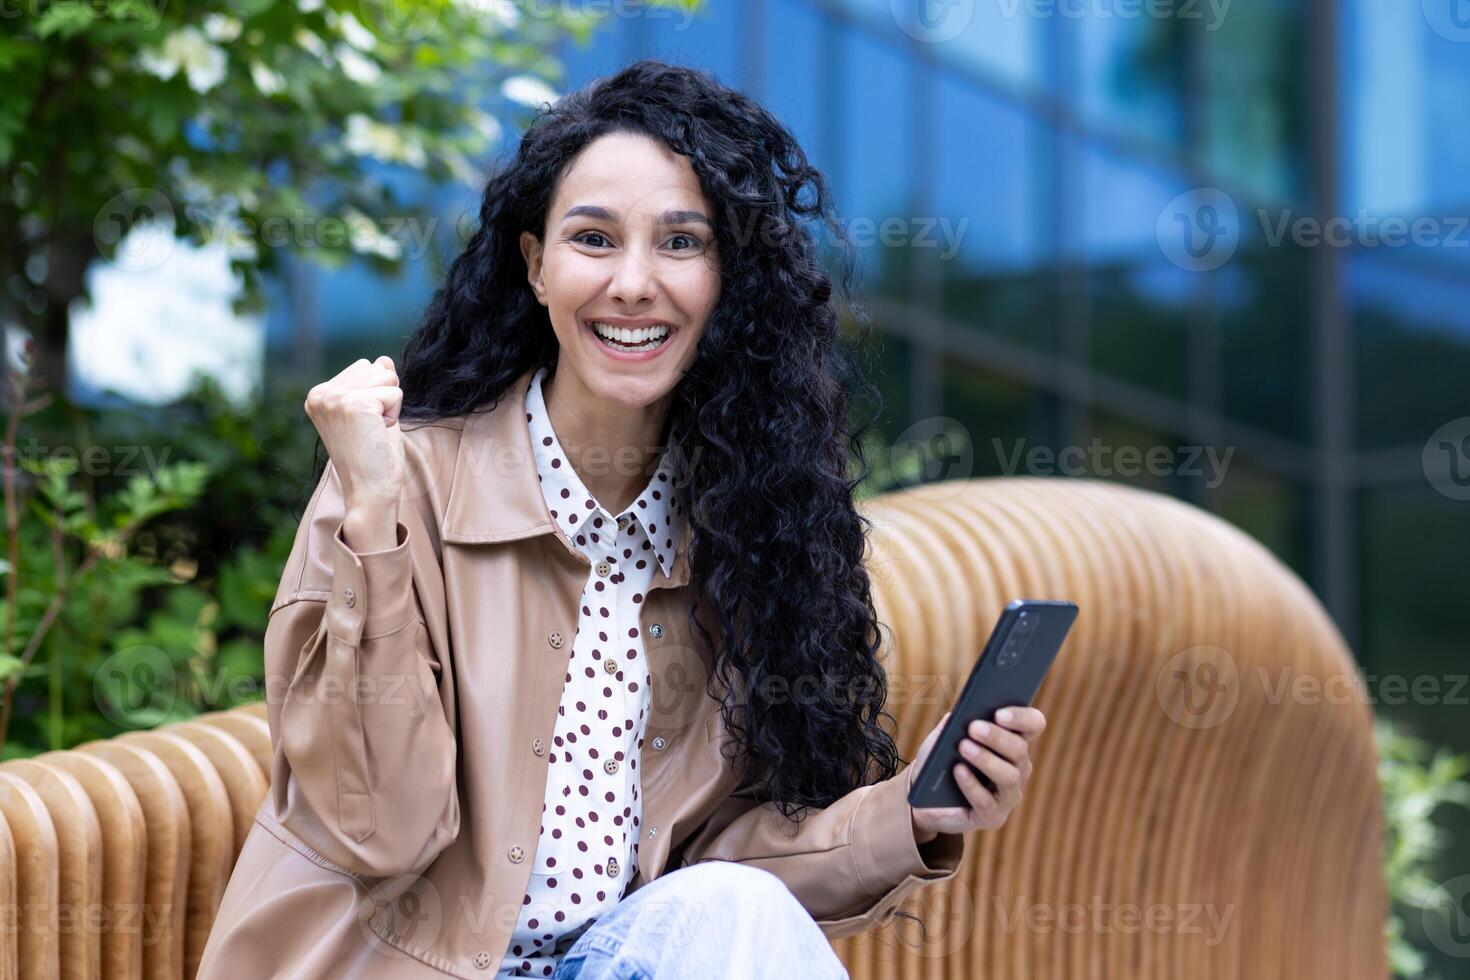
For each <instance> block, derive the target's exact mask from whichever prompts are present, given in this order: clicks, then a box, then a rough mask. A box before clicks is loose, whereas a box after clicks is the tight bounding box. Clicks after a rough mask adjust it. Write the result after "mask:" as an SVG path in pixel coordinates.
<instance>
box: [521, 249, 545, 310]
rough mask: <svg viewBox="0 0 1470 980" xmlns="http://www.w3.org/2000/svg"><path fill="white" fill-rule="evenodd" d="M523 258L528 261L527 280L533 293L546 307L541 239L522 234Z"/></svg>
mask: <svg viewBox="0 0 1470 980" xmlns="http://www.w3.org/2000/svg"><path fill="white" fill-rule="evenodd" d="M520 244H521V257H522V258H524V259H525V260H526V280H527V281H528V282H530V284H531V291H532V292H534V293H535V294H536V300H537V301H538V302H539V303H540V304H541V305H542V306H545V305H546V284H545V283H544V282H543V281H542V279H541V239H539V238H537V237H536V236H535V235H533V234H531V233H530V232H529V231H523V232H521V239H520Z"/></svg>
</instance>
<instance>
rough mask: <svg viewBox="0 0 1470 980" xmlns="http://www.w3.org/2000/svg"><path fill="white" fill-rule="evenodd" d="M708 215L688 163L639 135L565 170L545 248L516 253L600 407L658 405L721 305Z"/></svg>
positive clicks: (526, 247)
mask: <svg viewBox="0 0 1470 980" xmlns="http://www.w3.org/2000/svg"><path fill="white" fill-rule="evenodd" d="M713 220H714V211H713V208H712V207H711V205H710V202H709V200H708V199H707V198H706V197H705V196H704V193H703V191H702V190H701V189H700V186H699V180H698V178H697V177H696V176H695V174H694V169H693V168H692V167H691V166H690V165H689V161H688V159H687V158H685V157H682V156H680V155H678V154H676V153H674V152H673V151H672V150H670V149H669V148H668V147H667V146H665V145H664V144H663V143H661V142H659V141H657V140H654V139H652V138H650V137H647V136H643V135H641V134H633V133H609V134H607V135H605V136H601V137H599V138H598V139H596V140H594V141H592V142H591V143H589V144H588V145H587V146H586V147H584V148H583V149H582V151H581V152H580V153H578V154H577V156H576V157H574V158H573V159H572V161H571V163H570V164H569V165H568V167H567V170H566V173H565V174H564V175H563V177H562V181H561V185H560V187H559V188H558V189H557V192H556V195H555V197H554V198H553V199H552V202H551V205H550V207H549V209H548V211H547V215H546V230H545V239H544V240H538V239H537V238H536V236H535V235H532V234H530V233H529V232H524V233H522V235H521V241H520V245H521V254H522V255H524V256H525V259H526V271H527V276H528V279H529V280H530V283H531V288H532V289H533V290H534V291H535V293H536V298H537V299H538V300H540V302H541V304H542V305H543V306H545V307H546V308H547V312H548V314H549V316H550V318H551V326H552V329H553V330H554V331H555V332H556V339H557V343H558V344H559V345H560V347H561V352H560V354H559V356H558V359H557V373H558V374H560V373H561V372H562V371H563V370H564V369H565V370H567V371H569V372H570V373H571V374H573V375H575V377H576V380H577V381H578V382H580V384H579V387H581V388H582V389H584V390H585V391H587V392H588V393H589V394H591V395H592V396H593V397H595V398H597V399H598V400H605V401H608V402H615V403H617V404H620V405H625V406H627V407H630V408H641V407H644V406H647V405H649V404H651V403H653V402H655V401H657V400H658V399H660V398H662V397H664V396H665V395H667V394H668V393H669V392H670V391H672V390H673V388H674V386H675V385H676V384H678V382H679V379H680V378H682V377H683V375H684V372H685V371H686V370H687V369H688V367H689V365H690V364H692V363H693V361H694V357H695V352H696V349H697V346H698V344H699V338H700V336H701V335H702V334H703V333H704V328H705V323H706V321H707V320H708V319H709V316H710V313H711V311H712V310H713V309H714V307H715V302H716V300H718V298H719V291H720V273H719V262H718V259H717V256H716V253H715V240H714V228H713V225H712V224H711V222H713Z"/></svg>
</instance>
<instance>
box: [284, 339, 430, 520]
mask: <svg viewBox="0 0 1470 980" xmlns="http://www.w3.org/2000/svg"><path fill="white" fill-rule="evenodd" d="M402 406H403V389H402V388H400V387H398V370H397V368H395V367H394V366H393V359H392V358H390V357H388V356H387V355H386V354H385V355H383V356H382V357H379V358H378V359H377V360H375V361H369V360H368V359H367V358H365V357H362V358H358V359H357V360H356V361H353V362H352V363H351V364H349V365H347V367H345V368H343V369H342V371H341V372H340V373H339V374H338V375H337V376H336V377H334V378H330V379H329V380H327V381H323V382H322V383H321V384H318V385H316V386H315V387H313V388H312V389H311V391H309V392H308V393H307V395H306V415H307V417H308V418H310V419H311V424H312V425H314V426H316V431H317V432H318V434H320V435H321V438H322V443H323V444H324V445H325V446H326V448H327V455H329V456H331V458H332V464H333V465H334V466H335V467H336V469H337V475H338V478H339V479H340V480H341V481H342V492H343V495H344V497H345V499H346V502H347V513H348V514H349V515H350V516H353V517H354V518H357V517H365V518H369V519H372V520H373V523H375V524H381V523H383V522H386V523H387V526H388V528H390V529H391V528H392V527H393V523H394V522H395V521H396V520H397V518H398V500H399V496H400V494H401V492H402V489H403V483H404V479H405V472H406V470H405V466H404V460H403V430H402V429H401V428H400V427H399V425H398V413H399V410H400V409H401V408H402Z"/></svg>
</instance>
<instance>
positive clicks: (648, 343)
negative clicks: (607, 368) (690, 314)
mask: <svg viewBox="0 0 1470 980" xmlns="http://www.w3.org/2000/svg"><path fill="white" fill-rule="evenodd" d="M592 329H593V330H595V331H596V332H597V335H598V336H600V337H602V338H604V339H606V340H614V341H617V342H618V343H620V344H623V345H624V346H627V347H629V348H630V349H633V350H652V349H653V348H655V347H657V346H658V345H659V344H661V343H663V342H664V339H665V338H667V337H668V334H669V327H668V325H667V324H663V323H660V324H657V325H655V326H652V327H639V328H638V329H636V330H629V329H626V328H623V327H615V326H613V325H612V324H609V323H603V322H602V321H601V320H593V321H592ZM635 345H636V346H635Z"/></svg>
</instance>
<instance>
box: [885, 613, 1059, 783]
mask: <svg viewBox="0 0 1470 980" xmlns="http://www.w3.org/2000/svg"><path fill="white" fill-rule="evenodd" d="M1076 618H1077V605H1076V603H1072V602H1065V601H1062V600H1056V599H1015V600H1013V601H1012V602H1011V603H1010V604H1008V605H1007V606H1006V607H1005V609H1003V610H1002V611H1001V614H1000V619H999V620H998V621H997V622H996V624H995V629H994V630H993V631H991V634H990V639H989V640H987V641H986V642H985V649H984V650H982V651H981V653H980V657H979V659H978V660H976V661H975V666H974V667H972V668H971V669H970V678H969V680H967V681H966V682H965V688H964V690H963V691H961V692H960V696H959V698H958V700H956V701H955V704H954V707H953V709H951V711H950V715H949V721H947V722H945V724H944V730H943V731H942V732H940V733H939V740H938V741H937V742H935V743H934V747H933V749H931V750H930V752H929V758H928V759H926V760H925V761H924V766H923V768H922V769H921V770H920V771H919V773H918V775H917V776H915V777H914V780H913V784H912V786H911V787H910V788H909V805H911V806H913V807H934V806H969V805H970V804H969V801H968V800H966V799H965V794H964V792H963V791H961V789H960V785H959V783H958V782H956V781H955V778H954V764H955V763H956V762H963V763H965V764H966V765H968V766H970V769H971V770H972V771H973V772H974V773H975V775H976V776H978V777H980V781H981V782H982V783H984V784H985V787H986V788H987V789H989V790H990V791H991V792H994V791H995V784H994V783H993V782H991V781H990V778H989V777H988V776H986V775H985V774H984V773H983V772H981V771H980V770H979V769H976V768H975V766H974V765H972V764H971V763H970V761H969V760H968V759H966V758H965V757H964V756H962V755H960V741H961V739H963V738H965V737H966V729H967V728H969V725H970V722H972V721H975V720H976V719H981V720H984V721H991V722H993V721H994V720H995V713H996V712H997V711H999V710H1000V709H1001V708H1004V707H1007V706H1009V705H1030V704H1031V699H1032V698H1034V697H1036V692H1037V690H1038V689H1040V687H1041V682H1042V681H1043V680H1044V679H1045V678H1046V672H1047V670H1048V668H1050V667H1051V665H1052V661H1053V660H1055V659H1056V656H1057V651H1058V650H1060V649H1061V648H1062V641H1063V640H1065V639H1066V638H1067V632H1068V631H1069V630H1071V628H1072V622H1073V621H1074V620H1075V619H1076Z"/></svg>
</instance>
